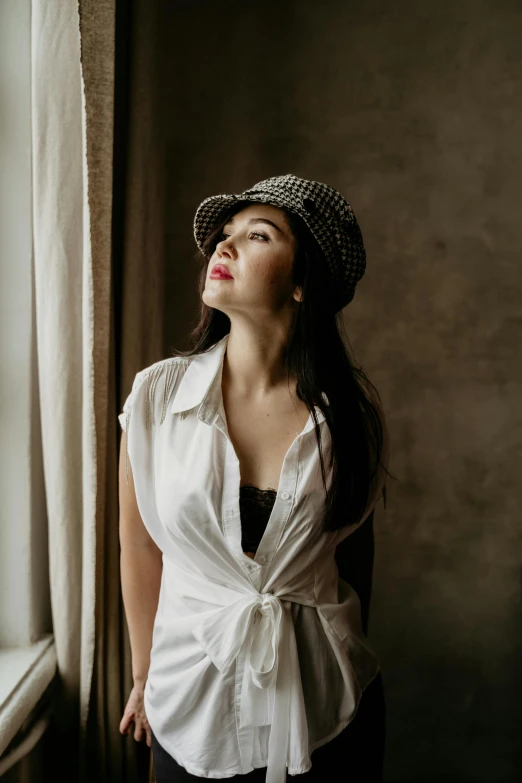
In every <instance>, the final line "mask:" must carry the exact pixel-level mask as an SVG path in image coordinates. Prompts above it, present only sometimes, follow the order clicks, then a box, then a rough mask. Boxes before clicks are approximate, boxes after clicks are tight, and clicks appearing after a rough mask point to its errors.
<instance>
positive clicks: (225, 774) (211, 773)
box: [149, 666, 381, 779]
mask: <svg viewBox="0 0 522 783" xmlns="http://www.w3.org/2000/svg"><path fill="white" fill-rule="evenodd" d="M380 671H381V668H380V666H378V667H377V671H376V672H375V674H374V676H373V677H372V679H371V680H369V681H368V682H367V683H366V685H365V686H364V688H363V689H362V690H361V696H360V698H359V701H358V702H357V705H356V707H355V711H354V712H353V713H352V714H351V715H350V718H349V719H348V720H343V721H341V722H340V723H338V724H337V726H336V727H335V729H334V730H333V731H332V732H330V734H328V736H326V737H323V738H322V739H320V740H318V742H315V743H313V745H311V746H310V749H309V753H310V755H311V754H312V753H313V752H314V750H317V748H320V747H322V746H323V745H326V744H327V743H328V742H331V741H332V740H333V739H335V737H337V736H338V734H340V733H341V732H342V731H343V730H344V729H345V728H346V727H347V726H348V724H349V723H351V722H352V721H353V720H354V719H355V716H356V715H357V712H358V710H359V705H360V703H361V699H362V695H363V693H364V691H365V690H366V688H368V686H369V685H371V683H372V682H373V681H374V680H375V679H376V677H377V676H378V675H379V673H380ZM149 723H150V720H149ZM151 728H152V731H153V732H154V734H155V735H156V736H157V734H156V732H155V731H154V727H153V726H152V724H151ZM160 744H162V743H161V742H160ZM165 750H166V751H167V753H169V754H170V755H171V756H172V758H173V759H174V761H176V762H177V763H178V764H181V766H182V767H184V768H185V769H186V770H187V772H188V773H189V774H191V775H196V776H197V777H200V778H211V779H212V778H214V779H220V778H231V777H233V776H234V775H242V774H247V773H248V772H253V771H254V769H262V768H263V767H266V766H267V764H268V760H267V762H266V763H264V764H259V765H258V766H257V767H254V766H252V767H251V769H249V770H247V772H246V773H243V770H242V768H241V764H240V765H239V766H238V767H237V768H235V769H234V770H226V771H225V770H209V769H201V767H197V766H195V765H193V764H190V763H187V762H184V761H182V760H181V756H180V755H179V754H178V752H177V750H176V751H175V753H176V755H174V753H172V751H170V750H167V748H165ZM312 766H313V764H312V762H310V764H308V765H304V766H303V765H301V766H300V767H287V774H288V775H292V776H293V775H303V774H304V773H305V772H309V771H310V770H311V768H312Z"/></svg>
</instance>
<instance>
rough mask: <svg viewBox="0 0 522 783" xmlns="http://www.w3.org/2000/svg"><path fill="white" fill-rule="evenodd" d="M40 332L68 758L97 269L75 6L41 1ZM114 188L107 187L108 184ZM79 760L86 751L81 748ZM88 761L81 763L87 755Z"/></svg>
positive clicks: (84, 603) (80, 717) (77, 670)
mask: <svg viewBox="0 0 522 783" xmlns="http://www.w3.org/2000/svg"><path fill="white" fill-rule="evenodd" d="M31 49H32V126H33V149H32V156H33V194H34V196H33V198H34V202H33V219H34V263H35V288H36V292H35V293H36V330H37V354H38V375H39V389H40V403H41V421H42V443H43V459H44V474H45V476H44V477H45V489H46V499H47V514H48V524H49V558H50V580H51V606H52V616H53V630H54V637H55V643H56V650H57V658H58V667H59V672H60V680H61V691H60V701H59V704H58V709H57V712H56V715H55V731H56V732H57V735H58V736H60V735H61V736H62V738H64V739H65V738H67V740H68V743H69V747H68V748H64V755H63V756H62V760H63V762H64V764H65V763H69V754H70V761H71V763H75V759H76V758H78V757H79V754H80V753H81V751H80V748H81V743H80V745H78V740H79V739H81V733H80V735H79V734H78V729H79V728H80V727H85V725H86V720H87V712H88V705H89V693H90V688H91V676H92V668H93V658H94V640H95V606H94V596H95V562H96V559H95V550H96V536H95V529H96V495H97V480H96V453H97V447H96V427H95V411H94V372H93V367H94V365H93V356H94V329H93V275H92V263H91V260H92V259H91V241H90V239H91V232H90V214H89V204H88V198H87V192H88V187H87V185H88V183H87V167H86V154H85V149H86V140H85V116H84V103H83V90H82V79H81V67H80V34H79V17H78V7H77V3H76V2H74V0H64V2H60V3H49V2H47V1H46V0H34V2H33V4H32V44H31ZM109 193H110V189H109ZM80 757H81V756H80ZM80 766H83V765H81V764H80Z"/></svg>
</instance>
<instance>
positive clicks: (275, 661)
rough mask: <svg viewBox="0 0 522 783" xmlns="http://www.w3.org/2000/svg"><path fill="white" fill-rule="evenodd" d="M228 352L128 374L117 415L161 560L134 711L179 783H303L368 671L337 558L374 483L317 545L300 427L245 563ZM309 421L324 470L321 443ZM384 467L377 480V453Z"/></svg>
mask: <svg viewBox="0 0 522 783" xmlns="http://www.w3.org/2000/svg"><path fill="white" fill-rule="evenodd" d="M227 341H228V335H226V336H225V337H223V338H222V339H221V340H219V342H217V343H216V344H215V345H214V346H213V347H212V348H211V349H210V350H209V351H207V352H206V353H204V354H200V355H198V356H194V357H188V358H185V357H173V358H168V359H163V360H161V361H159V362H157V363H155V364H153V365H151V366H150V367H147V368H145V369H144V370H141V371H140V372H138V374H137V375H136V378H135V380H134V383H133V387H132V391H131V393H130V395H129V397H128V398H127V400H126V402H125V405H124V407H123V413H121V414H120V415H119V417H118V418H119V420H120V423H121V426H122V428H123V429H124V430H126V432H127V450H128V451H127V455H126V458H127V460H128V461H130V466H131V468H132V474H133V479H134V485H135V491H136V498H137V503H138V508H139V511H140V514H141V517H142V519H143V523H144V524H145V527H146V528H147V530H148V532H149V533H150V535H151V537H152V539H153V540H154V541H155V543H156V544H157V546H158V547H159V548H160V549H161V551H162V553H163V572H162V579H161V589H160V596H159V604H158V610H157V614H156V618H155V621H154V631H153V641H152V650H151V660H150V669H149V672H148V678H147V681H146V685H145V709H146V713H147V718H148V720H149V723H150V726H151V728H152V731H153V732H154V734H155V735H156V737H157V739H158V741H159V742H160V744H161V745H162V746H163V747H164V748H165V750H166V751H167V752H168V753H169V754H170V755H171V756H173V757H174V759H175V760H176V761H177V762H178V763H179V764H181V765H182V766H183V767H185V768H186V769H187V770H188V772H190V773H192V774H193V775H197V776H200V777H207V778H226V777H232V776H233V775H236V774H246V773H248V772H250V771H251V770H252V769H254V768H257V767H265V766H266V767H267V777H266V781H267V783H284V781H285V779H286V769H287V768H288V773H289V774H290V775H298V774H301V773H304V772H307V771H308V770H309V769H310V768H311V766H312V763H311V759H310V754H311V753H312V751H313V750H314V749H315V748H318V747H319V746H321V745H324V744H325V743H326V742H328V741H330V740H331V739H333V738H334V737H335V736H336V735H337V734H339V733H340V732H341V731H342V730H343V729H344V728H345V726H346V725H347V724H348V723H350V722H351V721H352V720H353V718H354V716H355V712H356V710H357V707H358V705H359V701H360V699H361V694H362V692H363V690H364V689H365V688H366V687H367V686H368V685H369V684H370V683H371V682H372V680H373V679H374V678H375V677H376V675H377V674H378V672H379V664H378V661H377V659H376V657H375V654H374V652H373V651H372V649H371V647H370V645H369V643H368V641H367V638H366V636H365V634H364V633H363V630H362V622H361V606H360V601H359V598H358V596H357V593H356V592H355V590H354V589H353V588H352V587H351V586H350V585H349V584H348V583H347V582H345V581H344V580H342V579H340V578H339V576H338V570H337V565H336V562H335V547H336V545H337V544H338V543H339V542H340V541H341V540H342V539H344V538H346V537H347V536H348V535H349V534H350V533H352V532H353V531H354V530H355V529H356V528H357V527H359V526H360V525H361V524H362V523H363V522H364V520H365V519H366V518H367V516H368V515H369V514H370V513H371V511H372V510H373V508H374V507H375V505H376V503H377V501H378V499H379V496H380V494H381V492H382V488H383V485H384V480H385V473H384V470H383V469H382V468H380V469H379V473H378V475H377V478H376V479H375V480H374V484H373V487H372V493H371V498H370V502H369V503H368V506H367V508H366V511H365V513H364V516H363V517H362V518H361V520H360V521H359V522H358V523H357V525H354V526H352V527H350V528H348V527H344V528H341V529H340V530H337V531H334V532H328V533H324V532H322V531H321V529H320V528H321V521H322V520H321V510H322V508H323V505H324V490H323V486H322V480H321V471H320V463H319V452H318V447H317V442H316V439H315V433H314V423H313V419H312V416H311V415H310V417H309V419H308V421H307V423H306V425H305V427H304V428H303V430H302V432H301V433H300V434H299V435H298V436H296V438H295V439H294V441H293V443H292V445H291V446H290V448H289V449H288V451H287V453H286V456H285V458H284V461H283V466H282V470H281V475H280V481H279V486H278V488H277V496H276V500H275V504H274V506H273V509H272V513H271V514H270V518H269V521H268V524H267V527H266V530H265V532H264V535H263V537H262V539H261V542H260V545H259V548H258V549H257V552H256V555H255V557H254V558H253V559H252V558H250V557H248V555H246V554H245V553H244V552H243V550H242V548H241V519H240V512H239V486H240V480H241V476H240V466H239V460H238V458H237V456H236V453H235V450H234V448H233V445H232V442H231V440H230V438H229V436H228V431H227V423H226V416H225V410H224V407H223V397H222V388H221V378H222V367H223V356H224V353H225V349H226V345H227ZM325 401H326V402H328V400H327V398H326V395H325ZM316 412H317V416H318V419H319V422H320V427H321V434H322V443H323V450H324V460H325V466H328V460H329V456H330V449H331V439H330V432H329V428H328V425H327V424H326V421H325V417H324V415H323V413H322V411H321V410H320V409H319V408H318V407H316ZM383 423H384V420H383ZM385 457H386V458H385ZM383 462H384V464H385V466H386V467H388V465H387V462H388V455H387V454H386V455H385V456H383ZM128 465H129V462H127V468H128ZM127 475H128V474H127ZM327 475H328V482H330V480H331V473H330V474H327ZM328 486H329V483H328Z"/></svg>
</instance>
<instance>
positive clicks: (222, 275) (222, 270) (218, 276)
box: [209, 264, 234, 280]
mask: <svg viewBox="0 0 522 783" xmlns="http://www.w3.org/2000/svg"><path fill="white" fill-rule="evenodd" d="M209 277H211V278H212V279H214V280H233V279H234V278H233V277H232V275H231V274H230V272H229V271H228V269H227V267H226V266H225V265H224V264H214V266H213V267H212V271H211V272H210V275H209Z"/></svg>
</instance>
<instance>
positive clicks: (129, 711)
mask: <svg viewBox="0 0 522 783" xmlns="http://www.w3.org/2000/svg"><path fill="white" fill-rule="evenodd" d="M144 692H145V686H144V685H139V684H138V685H134V687H133V689H132V691H131V694H130V696H129V700H128V702H127V706H126V707H125V711H124V713H123V718H122V719H121V723H120V733H121V734H130V731H131V723H132V722H133V721H134V739H135V740H136V742H141V740H142V739H143V734H144V733H145V737H146V740H147V745H148V746H149V748H150V747H152V735H151V731H150V726H149V721H148V720H147V715H146V714H145V704H144Z"/></svg>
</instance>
